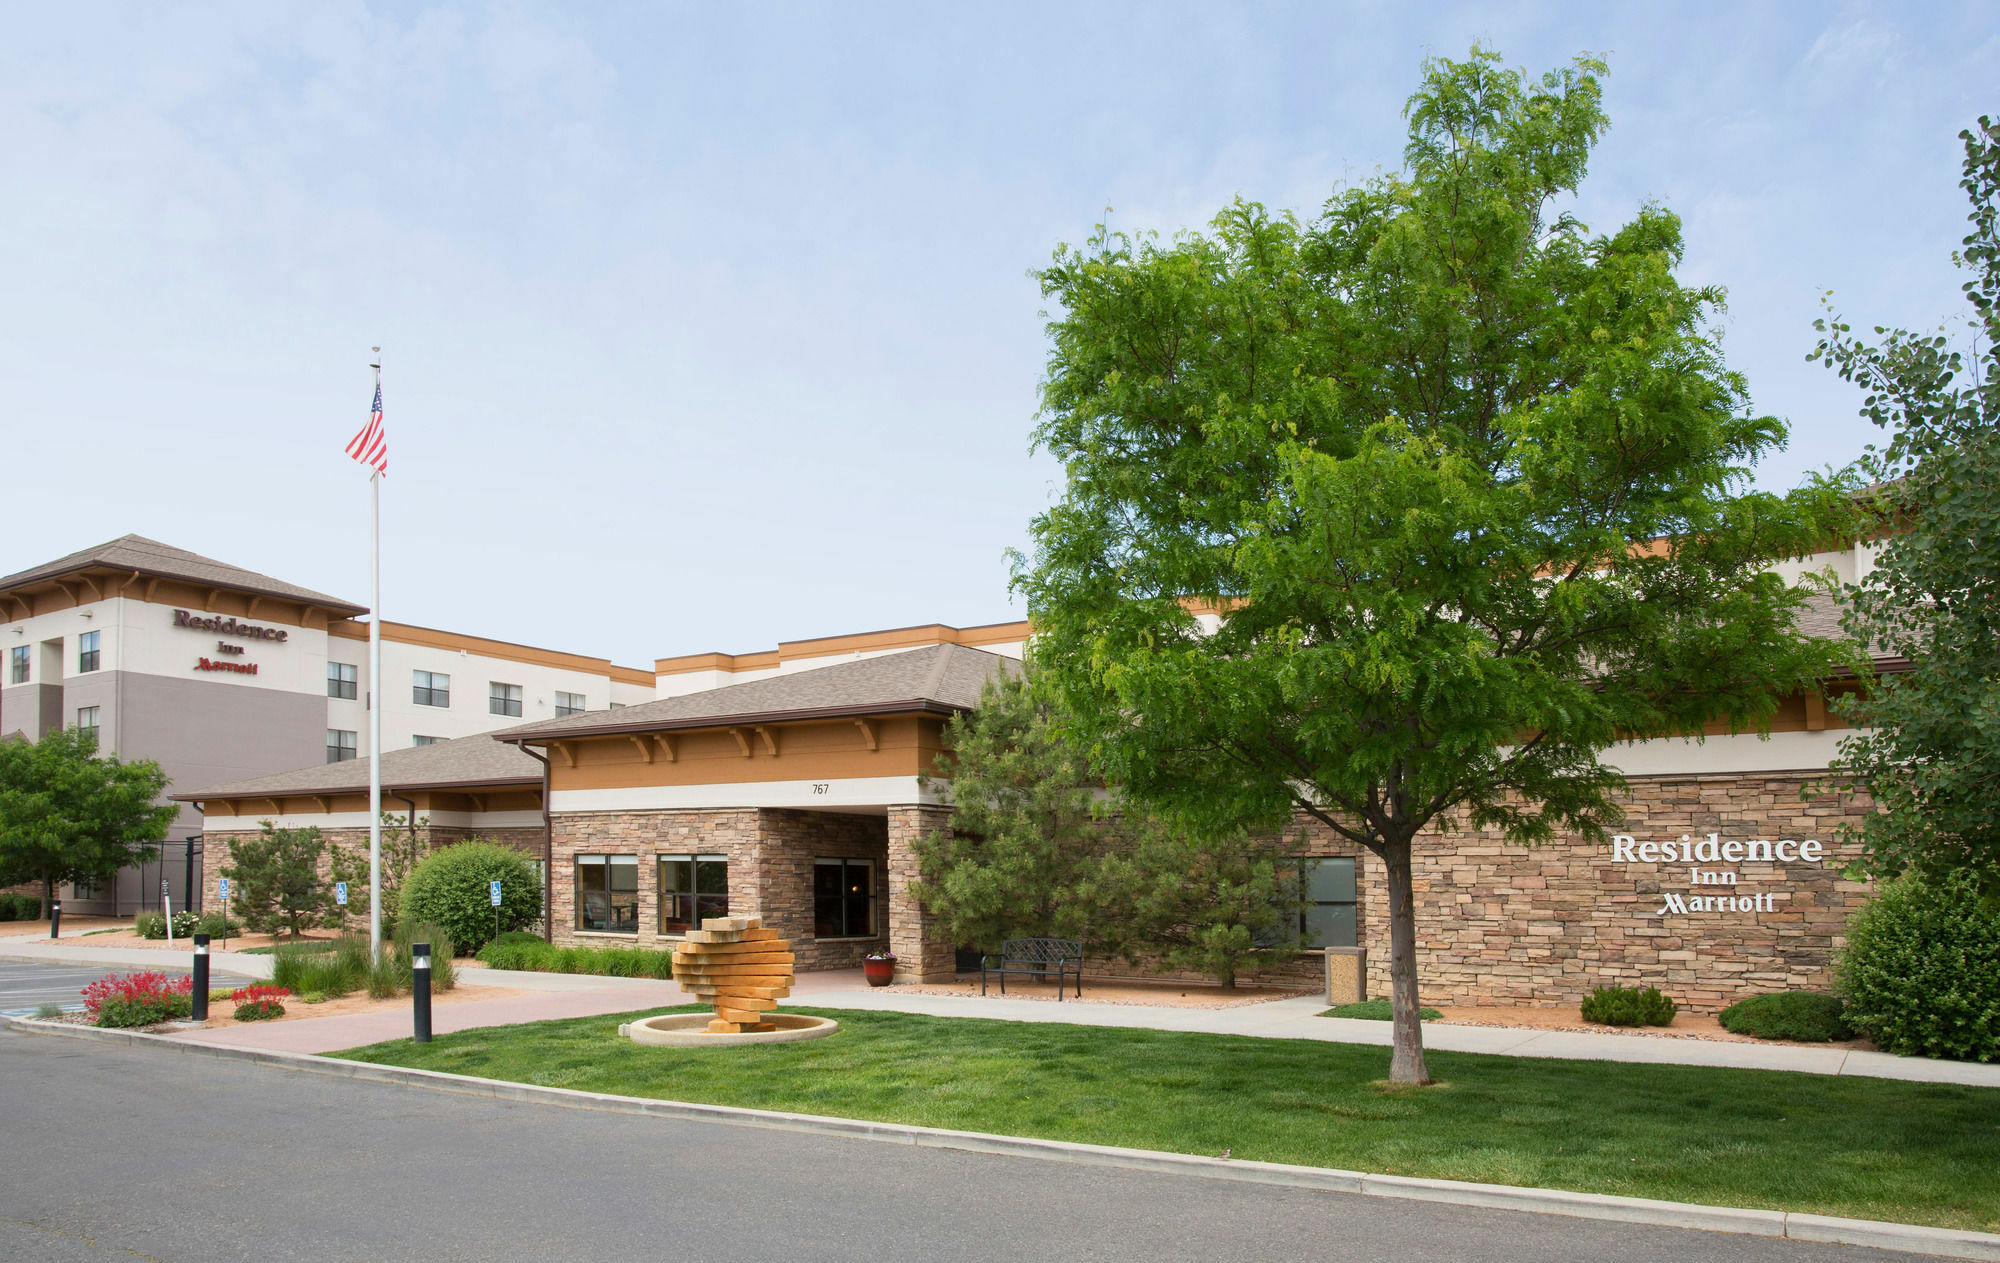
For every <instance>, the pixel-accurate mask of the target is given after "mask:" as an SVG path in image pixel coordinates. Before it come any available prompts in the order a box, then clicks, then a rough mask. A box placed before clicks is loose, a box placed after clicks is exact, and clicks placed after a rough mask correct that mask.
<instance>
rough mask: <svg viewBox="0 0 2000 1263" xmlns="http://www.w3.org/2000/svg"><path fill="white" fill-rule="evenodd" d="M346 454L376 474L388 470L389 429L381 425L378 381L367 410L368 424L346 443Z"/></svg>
mask: <svg viewBox="0 0 2000 1263" xmlns="http://www.w3.org/2000/svg"><path fill="white" fill-rule="evenodd" d="M347 454H348V455H349V456H352V457H353V458H354V459H355V460H358V461H360V462H361V463H362V464H364V465H367V466H369V467H370V468H372V469H374V471H375V472H376V473H378V474H384V475H386V474H387V473H388V472H389V431H388V430H386V429H384V428H383V426H382V386H381V383H379V382H378V383H376V385H375V406H374V407H373V408H372V409H370V410H369V413H368V424H367V425H364V426H362V427H361V433H359V434H357V435H355V436H354V440H353V441H352V442H350V443H349V444H348V445H347Z"/></svg>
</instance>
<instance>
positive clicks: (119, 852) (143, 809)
mask: <svg viewBox="0 0 2000 1263" xmlns="http://www.w3.org/2000/svg"><path fill="white" fill-rule="evenodd" d="M166 790H167V776H166V773H164V772H162V771H161V770H160V765H159V764H157V763H155V762H153V761H152V760H151V759H134V760H132V761H131V762H130V763H127V762H124V761H123V760H121V759H119V758H118V757H117V756H116V755H109V754H107V755H99V754H98V753H97V734H96V732H95V731H93V730H91V729H87V728H64V729H62V730H60V731H57V732H51V733H49V734H48V735H47V736H45V737H43V738H42V739H41V740H40V741H33V742H30V741H21V740H15V741H0V886H9V885H13V884H15V883H17V882H28V881H37V882H40V883H41V885H42V907H43V908H49V907H51V906H52V905H53V903H54V901H55V888H56V885H57V883H59V882H66V881H67V882H89V883H91V884H100V883H104V882H109V881H111V880H113V879H114V878H115V877H117V875H118V870H119V869H121V868H126V867H129V866H130V865H133V864H139V863H143V862H145V861H147V860H150V859H153V858H154V857H155V856H157V855H158V854H159V843H160V842H161V841H162V840H163V839H165V838H166V836H167V831H168V830H169V829H171V828H172V827H173V823H174V819H175V817H177V816H178V815H179V814H180V808H178V807H177V806H175V805H174V804H172V803H165V804H162V803H160V802H159V801H158V800H159V797H160V795H161V794H164V793H165V792H166Z"/></svg>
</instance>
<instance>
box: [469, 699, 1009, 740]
mask: <svg viewBox="0 0 2000 1263" xmlns="http://www.w3.org/2000/svg"><path fill="white" fill-rule="evenodd" d="M971 709H972V708H971V707H969V706H954V705H953V704H951V703H950V702H939V701H932V700H931V699H929V698H912V699H911V700H909V701H902V702H877V703H870V704H867V705H862V706H815V707H811V708H809V709H804V710H767V711H758V712H756V713H754V714H744V715H720V716H718V715H704V716H698V717H693V718H688V719H662V720H656V721H653V722H651V723H645V722H641V723H624V724H593V725H591V726H590V727H588V728H531V729H528V730H526V731H522V730H520V729H516V730H514V731H512V732H503V733H494V734H493V739H494V740H495V741H505V742H507V743H508V744H510V745H517V746H518V745H549V744H551V743H554V742H557V741H581V740H584V739H586V738H590V737H634V736H639V735H641V734H644V733H649V732H693V731H697V730H700V729H704V728H709V729H715V730H717V731H722V730H724V729H729V728H745V727H750V726H752V725H755V724H786V723H799V722H802V721H805V720H812V719H866V718H870V717H873V716H889V715H908V714H920V715H941V716H944V717H946V718H949V717H951V716H953V715H962V714H964V713H965V712H967V711H969V710H971Z"/></svg>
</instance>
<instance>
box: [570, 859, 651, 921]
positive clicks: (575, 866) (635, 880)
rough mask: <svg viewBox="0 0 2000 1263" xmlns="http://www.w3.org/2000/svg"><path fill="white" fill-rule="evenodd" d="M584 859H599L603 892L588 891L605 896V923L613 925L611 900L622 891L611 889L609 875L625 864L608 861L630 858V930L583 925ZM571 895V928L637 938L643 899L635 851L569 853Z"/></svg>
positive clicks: (613, 906)
mask: <svg viewBox="0 0 2000 1263" xmlns="http://www.w3.org/2000/svg"><path fill="white" fill-rule="evenodd" d="M586 860H598V861H601V863H602V867H603V869H604V889H603V891H602V892H598V891H591V892H590V893H591V894H598V893H602V894H603V895H604V905H605V912H604V923H605V925H607V926H613V925H616V924H617V922H616V921H615V920H613V914H614V913H615V912H616V905H615V904H614V903H613V902H612V896H614V895H617V894H622V893H624V892H622V891H617V890H613V889H612V888H611V874H612V871H613V870H614V869H616V868H624V867H626V865H624V864H615V865H614V864H613V863H612V862H611V861H613V860H629V861H631V865H630V867H631V869H632V891H631V894H632V928H631V929H629V930H620V929H598V928H596V927H593V926H588V925H585V924H584V920H583V915H584V898H583V897H584V893H585V892H584V889H583V869H584V861H586ZM570 895H571V903H572V905H573V907H572V908H571V918H570V919H571V921H572V922H573V925H572V928H573V929H574V930H575V932H576V933H578V934H602V935H605V936H607V937H615V938H637V937H638V936H639V904H640V903H641V902H642V901H641V899H640V890H639V856H638V853H637V852H633V851H582V852H578V853H577V854H575V855H572V856H570Z"/></svg>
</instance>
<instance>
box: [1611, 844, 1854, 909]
mask: <svg viewBox="0 0 2000 1263" xmlns="http://www.w3.org/2000/svg"><path fill="white" fill-rule="evenodd" d="M1825 853H1826V848H1824V847H1823V846H1821V845H1820V843H1819V841H1818V840H1817V839H1814V838H1807V839H1806V840H1805V841H1803V842H1798V841H1794V840H1793V839H1791V838H1783V839H1780V840H1778V841H1775V842H1774V841H1772V840H1771V839H1769V838H1752V839H1750V840H1749V841H1747V842H1738V841H1731V842H1724V841H1723V840H1722V835H1721V834H1719V833H1711V834H1709V835H1708V836H1707V837H1705V838H1700V839H1695V838H1692V837H1691V836H1690V835H1688V834H1685V833H1683V834H1682V835H1681V840H1680V841H1679V842H1640V841H1638V840H1637V839H1635V838H1633V837H1632V836H1630V835H1629V834H1624V833H1617V834H1613V835H1612V837H1611V858H1612V859H1613V860H1614V861H1616V862H1618V863H1623V864H1686V865H1687V866H1688V877H1687V881H1688V885H1689V886H1690V887H1695V888H1697V889H1698V888H1700V887H1703V886H1723V887H1728V888H1730V889H1731V893H1729V894H1721V893H1694V891H1690V892H1689V893H1687V894H1682V893H1680V892H1678V891H1673V890H1668V891H1662V892H1661V895H1660V897H1661V899H1663V900H1664V901H1665V902H1663V903H1662V904H1661V905H1660V907H1659V909H1658V910H1657V911H1655V912H1654V913H1653V915H1654V916H1656V917H1663V916H1666V915H1668V914H1669V913H1695V912H1714V913H1721V912H1751V913H1756V912H1771V911H1774V910H1775V909H1776V904H1775V902H1774V900H1775V895H1773V894H1772V893H1771V892H1769V891H1758V892H1756V893H1752V894H1744V893H1741V892H1737V891H1735V889H1734V888H1735V887H1736V885H1737V872H1736V870H1735V869H1734V868H1703V867H1701V865H1703V864H1717V865H1722V864H1730V865H1734V864H1773V863H1775V864H1818V863H1821V857H1822V856H1823V855H1825Z"/></svg>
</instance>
